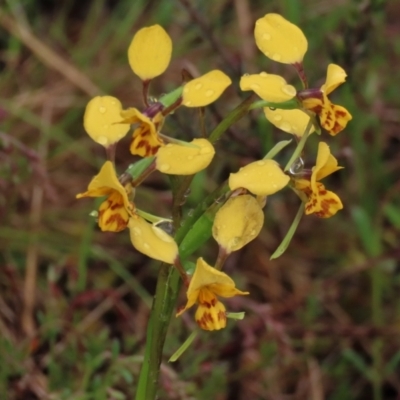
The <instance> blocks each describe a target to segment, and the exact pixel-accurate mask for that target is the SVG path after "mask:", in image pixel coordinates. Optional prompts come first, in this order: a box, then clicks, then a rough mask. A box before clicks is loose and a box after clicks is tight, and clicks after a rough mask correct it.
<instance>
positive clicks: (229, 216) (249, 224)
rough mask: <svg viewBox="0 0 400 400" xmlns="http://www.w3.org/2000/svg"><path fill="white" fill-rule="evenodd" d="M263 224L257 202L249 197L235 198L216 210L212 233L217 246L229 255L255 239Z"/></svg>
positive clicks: (262, 214)
mask: <svg viewBox="0 0 400 400" xmlns="http://www.w3.org/2000/svg"><path fill="white" fill-rule="evenodd" d="M263 224H264V213H263V212H262V210H261V207H260V205H259V204H258V202H257V200H256V199H255V198H254V197H253V196H250V195H243V196H237V197H233V198H230V199H228V201H227V202H226V203H225V204H224V205H223V206H222V207H221V208H220V209H219V210H218V212H217V214H216V215H215V219H214V224H213V228H212V233H213V237H214V239H215V240H216V241H217V242H218V244H219V245H220V246H221V247H223V248H224V249H225V251H226V252H227V253H231V252H233V251H236V250H239V249H241V248H242V247H243V246H245V245H246V244H247V243H249V242H251V241H252V240H253V239H255V238H256V237H257V235H258V234H259V233H260V231H261V228H262V227H263Z"/></svg>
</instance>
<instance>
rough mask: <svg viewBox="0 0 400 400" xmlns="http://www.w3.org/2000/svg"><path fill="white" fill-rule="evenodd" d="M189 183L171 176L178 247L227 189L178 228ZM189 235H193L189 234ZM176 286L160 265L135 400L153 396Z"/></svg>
mask: <svg viewBox="0 0 400 400" xmlns="http://www.w3.org/2000/svg"><path fill="white" fill-rule="evenodd" d="M251 97H252V96H250V97H249V98H247V99H246V100H245V101H243V103H241V104H240V105H239V106H238V107H236V108H235V109H234V110H232V111H231V112H230V113H229V114H228V115H227V117H226V118H225V119H224V120H223V121H221V123H220V124H218V126H217V127H216V128H215V129H214V131H213V132H212V133H211V135H210V138H209V140H210V141H211V143H214V142H215V141H216V140H218V139H219V138H220V137H221V135H222V134H223V133H224V132H225V131H226V130H227V129H228V128H229V127H230V126H231V125H232V124H233V123H235V122H236V121H237V120H239V119H240V118H241V117H243V116H244V115H246V114H247V112H248V110H249V107H250V105H251V101H252V99H251ZM191 180H192V177H172V179H171V183H172V192H173V194H174V200H173V218H174V225H175V227H176V228H178V229H177V232H176V235H175V240H176V242H177V243H178V245H179V244H180V243H181V242H182V241H183V239H184V238H185V236H186V235H187V234H188V233H189V231H191V228H192V227H193V226H194V224H195V222H196V221H197V220H198V219H199V218H201V216H202V215H203V213H204V212H205V211H206V210H207V209H208V208H209V207H210V206H211V205H212V204H213V203H215V202H216V201H217V200H218V198H220V197H221V196H222V195H223V194H224V193H226V192H227V191H228V190H229V188H228V186H227V185H226V184H225V185H223V186H222V187H221V188H219V189H218V190H216V191H215V192H213V193H212V194H210V195H209V196H207V197H206V198H205V199H204V200H203V202H201V203H200V204H199V206H197V207H196V209H195V210H194V212H193V213H192V214H191V216H188V217H187V218H186V219H185V221H184V222H183V224H182V226H180V219H181V211H180V208H181V203H182V201H183V200H184V195H185V193H186V191H187V189H188V188H189V186H190V183H191ZM191 233H192V234H193V231H192V232H191ZM185 256H186V257H187V256H189V254H185ZM182 258H183V257H182ZM182 261H183V260H182ZM180 285H181V280H180V276H179V273H178V271H177V270H176V269H175V268H174V267H172V266H170V265H166V264H162V265H161V267H160V270H159V273H158V278H157V287H156V293H155V296H154V299H153V305H152V309H151V313H150V319H149V323H148V327H147V335H146V338H147V340H146V349H145V354H144V361H143V365H142V368H141V370H140V376H139V382H138V387H137V392H136V400H153V399H155V397H156V394H157V389H158V376H159V372H160V364H161V360H162V351H163V347H164V342H165V338H166V335H167V330H168V326H169V322H170V320H171V316H172V313H173V310H174V307H175V303H176V299H177V297H178V293H179V289H180Z"/></svg>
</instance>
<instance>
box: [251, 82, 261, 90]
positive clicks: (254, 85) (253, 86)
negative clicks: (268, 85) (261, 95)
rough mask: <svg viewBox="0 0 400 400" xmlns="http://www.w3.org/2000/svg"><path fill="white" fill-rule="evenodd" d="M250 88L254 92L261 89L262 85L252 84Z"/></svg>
mask: <svg viewBox="0 0 400 400" xmlns="http://www.w3.org/2000/svg"><path fill="white" fill-rule="evenodd" d="M250 87H251V88H252V89H253V90H257V89H260V85H257V83H253V84H251V85H250Z"/></svg>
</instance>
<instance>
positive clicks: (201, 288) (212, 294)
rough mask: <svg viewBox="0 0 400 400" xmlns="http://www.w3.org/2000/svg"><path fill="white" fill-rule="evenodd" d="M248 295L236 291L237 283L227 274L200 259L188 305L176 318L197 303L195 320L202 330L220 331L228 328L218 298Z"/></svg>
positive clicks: (192, 282) (191, 284) (192, 280)
mask: <svg viewBox="0 0 400 400" xmlns="http://www.w3.org/2000/svg"><path fill="white" fill-rule="evenodd" d="M246 294H249V292H242V291H241V290H239V289H236V286H235V282H234V281H233V280H232V279H231V278H230V277H229V276H228V275H227V274H225V273H223V272H221V271H218V270H217V269H215V268H213V267H211V266H210V265H208V264H207V263H206V262H205V261H204V260H203V259H202V258H199V259H198V260H197V264H196V270H195V272H194V274H193V277H192V279H191V281H190V284H189V287H188V290H187V292H186V295H187V303H186V305H185V307H184V308H183V309H182V310H180V311H179V312H178V313H177V314H176V316H177V317H178V316H179V315H181V314H182V313H183V312H185V311H186V310H187V309H188V308H190V307H192V306H193V305H194V304H196V303H197V304H198V307H197V311H196V314H195V319H196V322H197V324H198V325H199V326H200V328H202V329H204V330H207V331H214V330H219V329H222V328H225V326H226V308H225V306H224V304H223V303H221V302H220V301H219V300H218V296H220V297H233V296H237V295H246Z"/></svg>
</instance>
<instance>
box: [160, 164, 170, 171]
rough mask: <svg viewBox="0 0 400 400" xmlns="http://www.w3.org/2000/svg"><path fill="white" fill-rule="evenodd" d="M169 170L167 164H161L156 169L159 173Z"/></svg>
mask: <svg viewBox="0 0 400 400" xmlns="http://www.w3.org/2000/svg"><path fill="white" fill-rule="evenodd" d="M170 168H171V166H170V165H169V164H161V165H160V166H159V167H158V169H159V170H160V171H161V172H165V171H168V170H169V169H170Z"/></svg>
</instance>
